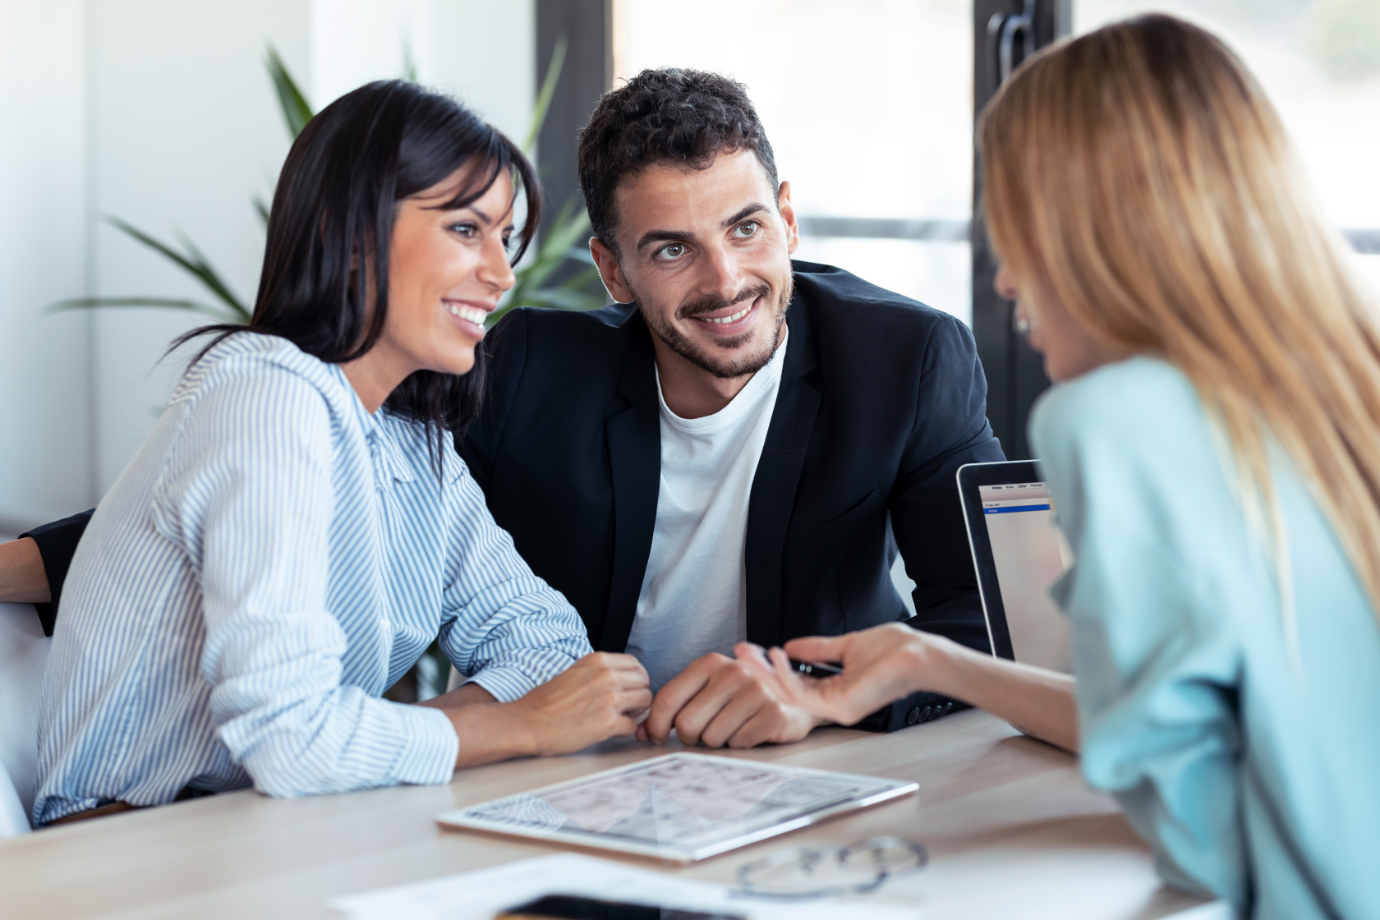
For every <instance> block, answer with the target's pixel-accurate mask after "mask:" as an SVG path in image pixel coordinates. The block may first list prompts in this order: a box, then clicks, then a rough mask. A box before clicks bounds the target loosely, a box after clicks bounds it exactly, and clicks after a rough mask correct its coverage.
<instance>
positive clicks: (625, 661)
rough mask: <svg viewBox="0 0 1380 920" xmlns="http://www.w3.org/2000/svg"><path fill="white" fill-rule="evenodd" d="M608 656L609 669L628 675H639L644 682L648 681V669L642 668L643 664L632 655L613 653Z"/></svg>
mask: <svg viewBox="0 0 1380 920" xmlns="http://www.w3.org/2000/svg"><path fill="white" fill-rule="evenodd" d="M606 654H607V655H608V658H609V667H611V668H613V669H614V670H615V671H618V672H620V673H627V674H637V675H639V676H641V678H642V679H643V680H647V669H646V668H645V667H643V666H642V662H640V661H638V660H637V659H636V658H635V657H633V656H632V655H625V654H622V653H618V654H614V653H612V652H608V653H606Z"/></svg>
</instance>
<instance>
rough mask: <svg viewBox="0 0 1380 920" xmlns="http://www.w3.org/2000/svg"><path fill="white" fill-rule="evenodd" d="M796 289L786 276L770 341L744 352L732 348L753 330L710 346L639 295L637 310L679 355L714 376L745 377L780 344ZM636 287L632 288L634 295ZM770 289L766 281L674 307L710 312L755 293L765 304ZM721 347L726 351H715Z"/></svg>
mask: <svg viewBox="0 0 1380 920" xmlns="http://www.w3.org/2000/svg"><path fill="white" fill-rule="evenodd" d="M794 289H795V278H794V277H792V276H790V275H787V276H786V287H785V288H784V289H783V290H782V291H781V297H780V299H778V300H777V303H776V316H775V320H776V325H775V327H774V328H773V329H772V332H771V335H770V336H769V338H770V341H769V342H767V343H766V344H765V345H764V346H763V347H762V348H760V349H757V350H755V351H752V352H749V353H747V354H740V355H733V354H731V352H733V351H734V350H735V349H737V348H738V347H739V346H740V345H742V344H743V343H744V342H746V341H747V340H748V339H750V338H751V337H752V334H753V332H754V331H755V330H753V329H749V330H748V331H747V332H744V333H743V334H742V335H736V336H733V337H732V338H729V339H721V340H718V341H716V342H715V343H714V346H713V349H714V350H709V349H706V348H703V347H701V346H700V345H697V344H696V343H694V342H692V341H690V340H689V339H688V338H686V337H685V336H684V335H682V334H681V332H680V330H679V329H677V328H676V327H675V326H674V325H672V324H671V323H664V322H662V321H661V319H660V317H653V316H652V315H651V314H650V312H649V311H647V310H644V309H642V299H641V298H640V297H639V298H638V299H637V301H638V311H639V312H640V313H641V314H642V318H643V319H644V320H646V322H647V327H648V328H649V329H651V330H652V334H653V335H655V336H656V337H657V338H659V339H661V341H662V342H663V343H665V345H666V347H668V348H670V349H671V350H672V351H674V352H675V353H676V354H678V355H680V356H681V357H682V358H684V359H685V360H687V361H689V362H690V363H691V364H693V365H695V366H696V367H699V368H701V369H703V370H706V371H708V372H709V373H711V374H713V375H714V376H715V377H718V378H720V379H722V380H731V379H733V378H736V377H746V376H747V375H749V374H755V373H757V372H758V371H760V370H761V369H762V368H764V367H766V366H767V362H768V361H770V360H771V356H772V355H773V354H775V353H776V346H777V345H779V344H781V326H782V324H783V323H785V322H786V308H787V307H788V306H790V302H791V295H792V293H793V292H794ZM636 293H637V292H636V291H634V292H633V294H634V296H636ZM770 293H771V288H770V287H768V286H767V285H765V284H760V285H756V286H754V287H748V288H744V289H743V290H742V291H740V292H739V293H738V295H737V296H736V297H734V298H733V299H732V300H724V299H722V298H705V299H703V300H697V301H694V302H692V303H688V304H685V305H684V306H682V307H681V308H680V309H678V310H677V311H676V314H677V315H678V316H680V317H681V318H684V319H689V318H691V317H695V316H699V315H701V314H704V313H713V312H714V311H715V310H722V309H724V308H726V307H732V306H736V305H737V304H740V303H751V302H752V301H754V300H756V299H757V298H758V297H761V298H763V302H762V305H761V306H760V307H759V308H758V309H763V308H765V307H766V306H767V303H766V297H767V295H769V294H770ZM719 350H722V351H723V352H726V353H728V354H718V353H717V352H718V351H719Z"/></svg>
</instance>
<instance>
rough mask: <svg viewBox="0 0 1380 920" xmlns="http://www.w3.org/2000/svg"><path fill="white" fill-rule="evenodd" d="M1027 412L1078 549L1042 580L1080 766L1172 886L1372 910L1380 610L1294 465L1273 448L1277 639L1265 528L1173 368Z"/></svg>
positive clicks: (1379, 872) (1051, 397)
mask: <svg viewBox="0 0 1380 920" xmlns="http://www.w3.org/2000/svg"><path fill="white" fill-rule="evenodd" d="M1030 427H1031V438H1032V442H1033V443H1034V445H1035V447H1036V449H1037V451H1038V456H1040V457H1042V458H1043V460H1044V469H1045V475H1046V476H1047V478H1048V480H1049V482H1050V486H1051V490H1052V492H1053V494H1054V498H1055V501H1056V503H1057V512H1056V513H1057V519H1058V521H1059V525H1060V526H1061V527H1062V528H1063V530H1064V532H1065V534H1066V535H1067V536H1068V539H1069V542H1070V544H1071V545H1072V548H1073V550H1074V555H1075V557H1076V559H1077V562H1076V563H1075V565H1074V567H1073V568H1072V569H1070V571H1069V572H1068V573H1067V574H1066V575H1065V576H1064V577H1063V578H1062V579H1061V580H1060V581H1059V582H1057V583H1056V584H1055V586H1054V588H1053V593H1054V596H1055V598H1056V599H1057V600H1058V601H1059V602H1060V604H1061V605H1062V606H1063V608H1064V610H1065V611H1067V613H1068V614H1069V616H1070V618H1071V619H1072V623H1073V635H1074V664H1075V671H1076V673H1077V676H1078V708H1079V718H1080V721H1081V728H1082V765H1083V773H1084V775H1085V777H1086V778H1087V780H1088V782H1089V783H1091V784H1092V785H1093V786H1095V787H1097V788H1099V789H1104V790H1107V791H1109V792H1111V793H1113V794H1114V795H1115V796H1116V798H1117V800H1118V801H1119V802H1120V803H1121V805H1122V807H1123V808H1124V809H1125V811H1126V814H1127V816H1128V817H1129V818H1130V820H1131V822H1132V824H1134V825H1135V827H1136V829H1137V830H1138V831H1139V832H1140V833H1141V834H1142V835H1143V836H1144V837H1145V838H1146V839H1147V840H1148V841H1150V843H1151V844H1152V845H1153V846H1154V849H1155V853H1156V857H1157V862H1158V865H1159V869H1160V872H1161V874H1162V876H1163V877H1164V878H1165V879H1166V880H1167V881H1168V882H1170V883H1171V884H1173V885H1175V886H1178V887H1182V888H1188V889H1191V890H1198V891H1203V892H1208V893H1211V894H1215V895H1217V896H1220V897H1225V898H1228V899H1230V900H1231V901H1232V902H1233V903H1234V904H1236V905H1237V908H1238V909H1239V910H1240V911H1241V912H1242V914H1243V915H1245V916H1250V917H1254V918H1259V920H1309V918H1315V917H1316V918H1324V917H1338V918H1343V917H1344V918H1358V920H1359V918H1377V917H1380V626H1377V623H1376V618H1375V615H1374V612H1373V611H1372V609H1371V606H1370V603H1369V602H1368V600H1367V598H1366V596H1365V594H1364V592H1363V590H1362V588H1361V586H1360V583H1359V582H1358V581H1357V579H1356V576H1355V573H1354V571H1353V569H1352V567H1351V565H1350V563H1349V562H1348V560H1347V558H1346V556H1345V554H1344V553H1343V551H1342V549H1341V547H1340V545H1339V544H1338V542H1337V540H1336V538H1335V536H1334V535H1333V532H1332V528H1331V525H1330V524H1329V523H1328V521H1327V518H1326V517H1325V516H1324V515H1323V513H1322V512H1321V511H1320V509H1319V507H1318V506H1317V504H1316V503H1315V502H1314V501H1313V499H1312V497H1311V496H1310V494H1309V493H1308V491H1307V490H1306V489H1305V487H1304V486H1303V484H1302V483H1301V482H1300V480H1299V478H1298V477H1297V476H1296V475H1295V474H1294V473H1293V472H1292V470H1291V468H1290V466H1289V464H1288V463H1287V462H1285V461H1283V460H1282V459H1279V458H1276V461H1275V463H1274V469H1273V482H1274V487H1275V490H1276V495H1277V500H1278V502H1279V505H1280V509H1281V512H1282V514H1283V517H1284V521H1285V534H1286V539H1287V541H1288V547H1289V566H1290V572H1289V574H1290V575H1291V576H1292V579H1293V585H1294V597H1295V609H1296V611H1297V618H1298V641H1297V657H1296V658H1295V657H1294V655H1293V653H1292V652H1291V643H1290V641H1289V640H1288V639H1287V637H1286V631H1285V628H1284V625H1283V624H1284V615H1283V612H1282V609H1281V603H1280V599H1279V590H1278V584H1279V581H1278V579H1277V577H1276V573H1275V571H1274V569H1273V568H1272V567H1271V565H1270V563H1269V556H1268V552H1267V550H1266V547H1267V545H1268V537H1267V536H1266V535H1265V534H1263V533H1260V532H1258V528H1252V527H1251V526H1249V525H1248V524H1247V522H1246V517H1245V515H1244V513H1243V512H1242V509H1241V505H1240V502H1239V501H1238V499H1237V498H1236V497H1235V495H1234V493H1233V486H1232V483H1233V482H1234V481H1235V480H1236V476H1235V475H1234V470H1235V467H1234V463H1233V461H1232V460H1231V458H1230V456H1229V454H1228V453H1227V450H1226V448H1225V447H1224V446H1223V445H1224V443H1225V442H1224V440H1223V438H1222V437H1221V436H1220V435H1217V434H1215V433H1214V431H1213V429H1212V427H1211V426H1210V424H1209V422H1208V419H1207V417H1206V415H1205V414H1204V411H1203V408H1202V405H1201V403H1200V401H1199V399H1198V397H1197V394H1196V392H1195V391H1194V390H1193V388H1192V386H1191V385H1190V384H1189V383H1188V381H1187V379H1186V378H1185V377H1184V376H1183V374H1181V373H1180V372H1179V371H1178V370H1176V369H1175V368H1173V367H1171V366H1169V365H1168V364H1165V363H1163V362H1160V361H1155V360H1151V359H1148V358H1135V359H1132V360H1129V361H1125V362H1122V363H1119V364H1114V365H1110V366H1107V367H1104V368H1101V369H1099V370H1097V371H1094V372H1092V373H1089V374H1086V375H1084V376H1083V377H1080V378H1078V379H1077V380H1074V381H1072V382H1070V383H1067V384H1065V385H1062V386H1059V387H1056V388H1054V389H1053V390H1051V391H1050V392H1049V393H1048V394H1046V395H1045V396H1044V397H1043V398H1042V399H1041V400H1040V403H1039V405H1038V406H1037V407H1036V410H1035V413H1034V415H1033V417H1032V419H1031V426H1030Z"/></svg>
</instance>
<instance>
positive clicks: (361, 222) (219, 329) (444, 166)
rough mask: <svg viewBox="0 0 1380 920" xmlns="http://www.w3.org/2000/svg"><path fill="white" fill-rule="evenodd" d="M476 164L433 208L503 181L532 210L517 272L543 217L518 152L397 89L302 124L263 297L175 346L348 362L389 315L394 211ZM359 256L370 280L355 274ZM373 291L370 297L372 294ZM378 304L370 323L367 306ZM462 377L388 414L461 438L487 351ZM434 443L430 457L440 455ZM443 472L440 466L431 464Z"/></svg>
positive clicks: (423, 387)
mask: <svg viewBox="0 0 1380 920" xmlns="http://www.w3.org/2000/svg"><path fill="white" fill-rule="evenodd" d="M467 164H474V165H475V166H477V167H478V168H476V169H474V170H473V171H472V173H471V174H470V177H469V179H468V181H467V182H466V183H465V185H464V187H463V188H461V189H459V190H457V191H456V192H455V195H454V196H453V198H452V200H450V201H447V202H445V203H444V204H441V205H436V206H435V207H438V208H443V209H452V208H461V207H464V206H465V205H468V204H470V203H471V202H473V201H476V200H477V199H479V198H480V197H482V196H483V195H484V194H485V193H486V192H487V191H488V190H489V188H490V187H491V186H492V185H493V183H494V182H495V181H496V180H497V179H498V177H499V175H500V174H502V173H504V172H507V173H509V174H510V175H511V176H512V177H513V179H514V180H515V181H514V185H515V189H514V192H515V194H516V193H517V192H519V191H520V192H521V193H522V194H524V195H525V196H526V199H527V215H526V220H525V221H524V222H523V225H522V226H521V227H520V228H519V229H518V231H517V245H516V247H515V248H514V251H513V253H512V263H513V264H514V265H516V264H517V261H518V259H520V258H522V254H523V252H524V251H525V250H526V248H527V246H528V244H529V243H530V242H531V241H532V237H533V236H534V235H535V233H536V229H537V222H538V220H540V217H541V190H540V187H539V185H538V183H537V177H536V172H535V170H533V168H532V166H531V164H530V163H528V161H527V158H526V157H524V156H523V155H522V151H521V150H520V149H519V148H518V147H517V145H516V144H514V143H513V142H512V141H511V140H509V139H508V138H507V137H505V136H504V135H503V134H502V133H500V132H499V131H498V130H497V129H495V128H494V127H493V126H491V125H489V124H487V123H486V122H485V121H484V120H483V119H482V118H480V117H479V116H478V115H476V114H475V113H474V112H472V111H470V110H469V109H467V108H465V106H463V105H461V104H460V103H459V102H457V101H456V100H454V99H452V98H450V97H449V96H444V95H441V94H440V93H434V92H431V91H429V90H426V89H423V88H421V87H419V86H416V85H415V84H412V83H408V82H404V81H402V80H386V81H379V82H376V83H370V84H367V85H365V86H361V87H360V88H359V89H357V90H354V91H353V92H350V93H346V94H345V95H344V96H341V97H340V98H339V99H337V100H336V101H335V102H332V103H331V104H330V105H328V106H326V108H324V109H322V110H321V112H320V113H319V114H318V115H317V116H316V117H315V118H313V119H312V120H311V121H309V122H308V123H307V126H306V127H305V128H303V129H302V133H301V134H300V135H299V136H298V137H297V140H296V141H295V142H294V143H293V145H292V149H291V150H290V151H288V156H287V162H285V163H284V164H283V170H282V173H281V174H280V175H279V177H278V187H277V191H276V192H275V193H274V196H273V209H272V211H270V212H269V218H268V244H267V247H266V249H265V253H264V266H263V272H262V274H261V275H260V277H259V295H258V298H257V300H256V301H255V303H254V314H253V317H252V318H251V319H250V321H249V324H248V325H247V326H240V325H233V324H222V325H216V326H206V327H203V328H200V329H194V330H192V331H191V332H189V333H187V334H186V335H184V336H182V337H181V338H180V339H178V340H177V342H175V343H174V346H173V347H174V348H176V347H177V346H178V345H180V344H181V343H183V342H185V341H187V340H189V339H192V338H195V337H197V336H200V335H204V334H207V333H211V334H214V335H215V336H216V337H215V338H214V339H212V340H211V344H210V345H208V346H206V347H205V348H203V349H202V351H201V353H200V354H199V355H198V356H197V358H196V359H194V360H193V362H192V363H196V361H197V360H199V359H200V358H201V356H202V355H205V354H206V352H207V351H209V350H210V348H211V347H212V346H214V345H215V344H216V343H217V342H219V341H220V340H221V339H223V338H224V337H225V336H227V335H230V334H232V333H235V332H238V331H241V330H244V329H248V330H250V331H252V332H259V333H264V334H268V335H277V336H281V337H282V338H285V339H287V340H288V341H290V342H292V343H293V344H294V345H296V346H297V347H298V348H300V349H302V351H304V352H306V353H307V354H309V355H313V356H315V357H317V358H320V359H321V360H322V361H325V362H328V363H331V364H340V363H344V362H346V361H351V360H354V359H355V358H358V357H360V356H361V355H363V354H365V353H366V352H368V351H369V350H370V349H371V348H373V347H374V345H375V343H377V342H378V339H379V336H380V335H381V334H382V332H383V324H384V319H385V317H386V316H387V315H388V254H389V244H390V240H391V238H392V233H393V221H394V220H395V218H396V214H397V205H398V202H400V201H402V200H403V199H404V198H408V197H410V196H412V195H415V194H417V193H418V192H421V191H424V190H426V189H429V188H431V187H432V186H434V185H436V184H437V183H439V182H441V181H443V180H444V179H446V178H447V177H449V176H451V175H453V174H454V173H455V172H456V171H457V170H459V169H460V168H461V167H463V166H466V165H467ZM360 254H364V255H363V258H367V259H368V260H369V262H370V264H369V270H368V271H356V270H355V268H354V262H355V260H356V259H357V258H359V257H360ZM370 288H372V290H369V289H370ZM371 297H372V299H373V302H374V304H375V307H374V311H373V314H372V316H368V315H366V310H365V304H366V303H367V302H368V301H369V300H370V299H371ZM474 357H475V363H474V367H473V369H472V370H471V371H470V372H469V373H468V374H442V373H437V372H435V371H417V372H415V373H413V374H412V375H411V376H410V377H408V378H407V379H406V380H404V381H403V382H402V383H401V384H399V385H398V387H397V389H395V390H393V392H392V393H391V394H389V396H388V399H387V400H386V401H385V402H384V407H385V408H386V409H388V410H389V411H390V412H393V413H396V414H398V415H401V416H403V417H405V418H409V419H412V420H414V421H419V422H422V423H424V424H425V425H427V427H428V428H429V429H430V430H431V431H433V432H436V433H438V434H439V430H445V431H451V432H457V433H459V432H463V431H464V429H465V428H466V427H467V426H468V425H469V424H470V423H471V422H472V421H473V420H474V419H475V417H476V416H477V415H478V414H479V409H480V406H481V404H482V402H483V397H484V383H485V379H484V377H485V374H484V349H482V348H476V349H475V350H474ZM440 443H441V441H440V439H439V437H438V438H436V440H435V444H434V446H435V447H436V449H437V450H439V449H440V447H439V445H440ZM437 459H438V462H439V457H438V458H437Z"/></svg>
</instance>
